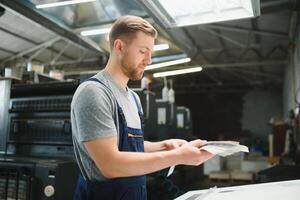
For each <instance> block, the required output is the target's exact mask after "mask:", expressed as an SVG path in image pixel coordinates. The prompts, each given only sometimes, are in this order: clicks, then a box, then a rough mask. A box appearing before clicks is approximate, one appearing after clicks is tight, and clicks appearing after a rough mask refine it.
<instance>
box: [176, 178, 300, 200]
mask: <svg viewBox="0 0 300 200" xmlns="http://www.w3.org/2000/svg"><path fill="white" fill-rule="evenodd" d="M253 199H255V200H283V199H284V200H299V199H300V180H293V181H280V182H272V183H261V184H252V185H243V186H234V187H223V188H211V189H206V190H195V191H190V192H187V193H185V194H184V195H182V196H180V197H178V198H176V199H175V200H253Z"/></svg>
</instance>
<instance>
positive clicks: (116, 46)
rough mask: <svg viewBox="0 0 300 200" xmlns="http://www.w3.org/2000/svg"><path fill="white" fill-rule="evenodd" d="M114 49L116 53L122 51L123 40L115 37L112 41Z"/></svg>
mask: <svg viewBox="0 0 300 200" xmlns="http://www.w3.org/2000/svg"><path fill="white" fill-rule="evenodd" d="M114 49H115V51H116V53H117V54H119V53H121V52H123V49H124V42H123V41H122V40H120V39H116V40H115V41H114Z"/></svg>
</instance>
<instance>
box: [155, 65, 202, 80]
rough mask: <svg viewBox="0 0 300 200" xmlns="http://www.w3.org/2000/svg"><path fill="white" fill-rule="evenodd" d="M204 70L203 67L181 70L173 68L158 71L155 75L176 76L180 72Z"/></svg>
mask: <svg viewBox="0 0 300 200" xmlns="http://www.w3.org/2000/svg"><path fill="white" fill-rule="evenodd" d="M200 71H202V67H193V68H188V69H180V70H173V71H166V72H158V73H154V74H153V77H154V78H158V77H165V76H175V75H179V74H187V73H194V72H200Z"/></svg>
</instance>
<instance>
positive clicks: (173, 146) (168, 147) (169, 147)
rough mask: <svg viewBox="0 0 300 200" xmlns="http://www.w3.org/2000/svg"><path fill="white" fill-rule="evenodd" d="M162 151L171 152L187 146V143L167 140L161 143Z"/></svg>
mask: <svg viewBox="0 0 300 200" xmlns="http://www.w3.org/2000/svg"><path fill="white" fill-rule="evenodd" d="M162 143H163V146H164V150H172V149H176V148H179V147H181V146H182V145H184V144H187V143H188V142H187V141H186V140H182V139H169V140H164V141H162Z"/></svg>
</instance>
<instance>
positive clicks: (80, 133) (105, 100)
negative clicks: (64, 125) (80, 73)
mask: <svg viewBox="0 0 300 200" xmlns="http://www.w3.org/2000/svg"><path fill="white" fill-rule="evenodd" d="M72 112H73V113H72V114H73V116H74V118H75V121H76V126H77V127H76V129H77V131H76V132H77V133H76V135H75V136H76V137H77V139H78V140H79V141H89V140H93V139H99V138H106V137H111V136H116V135H117V129H116V125H115V121H114V118H113V116H114V101H113V98H112V96H111V95H110V94H109V92H107V89H106V88H104V86H96V85H95V84H88V85H86V86H85V88H83V89H82V90H81V91H80V93H79V94H78V95H77V98H76V99H75V100H74V103H73V106H72Z"/></svg>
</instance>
